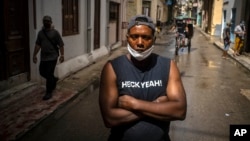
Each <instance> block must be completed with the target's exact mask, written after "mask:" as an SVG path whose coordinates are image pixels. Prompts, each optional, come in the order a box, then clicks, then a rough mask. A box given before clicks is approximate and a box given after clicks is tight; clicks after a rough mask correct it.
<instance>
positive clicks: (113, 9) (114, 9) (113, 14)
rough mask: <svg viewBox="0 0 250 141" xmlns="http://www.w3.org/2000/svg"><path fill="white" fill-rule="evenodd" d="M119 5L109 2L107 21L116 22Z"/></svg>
mask: <svg viewBox="0 0 250 141" xmlns="http://www.w3.org/2000/svg"><path fill="white" fill-rule="evenodd" d="M118 6H119V5H118V4H117V3H115V2H110V4H109V20H110V21H116V20H117V19H118V16H119V15H118V13H119V12H118V9H119V7H118Z"/></svg>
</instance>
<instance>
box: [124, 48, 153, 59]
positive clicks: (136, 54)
mask: <svg viewBox="0 0 250 141" xmlns="http://www.w3.org/2000/svg"><path fill="white" fill-rule="evenodd" d="M127 47H128V51H129V53H130V54H131V55H132V56H133V57H134V58H135V59H136V60H138V61H141V60H144V59H145V58H147V57H148V56H149V55H150V54H151V53H152V51H153V49H154V46H153V45H152V46H151V47H150V48H149V49H147V50H145V51H144V52H138V51H136V50H134V49H133V48H132V47H131V46H130V45H129V44H128V45H127Z"/></svg>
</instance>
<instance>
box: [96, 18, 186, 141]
mask: <svg viewBox="0 0 250 141" xmlns="http://www.w3.org/2000/svg"><path fill="white" fill-rule="evenodd" d="M154 33H155V25H154V23H153V21H152V19H151V18H150V17H148V16H145V15H137V16H134V17H133V18H132V19H131V20H130V22H129V25H128V30H127V41H128V44H127V49H128V52H129V53H128V54H125V55H121V56H119V57H117V58H115V59H113V60H110V61H108V62H107V63H106V64H105V65H104V67H103V70H102V73H101V79H100V89H99V90H100V91H99V106H100V110H101V114H102V118H103V121H104V124H105V126H106V127H108V128H111V132H110V135H109V138H108V140H109V141H125V140H126V141H170V138H169V134H168V132H169V126H170V122H171V121H173V120H184V119H185V117H186V110H187V102H186V93H185V89H184V86H183V83H182V80H181V76H180V72H179V70H178V67H177V65H176V63H175V62H174V61H173V60H171V59H170V58H166V57H163V56H160V55H157V54H155V53H152V51H153V49H154V42H155V36H154Z"/></svg>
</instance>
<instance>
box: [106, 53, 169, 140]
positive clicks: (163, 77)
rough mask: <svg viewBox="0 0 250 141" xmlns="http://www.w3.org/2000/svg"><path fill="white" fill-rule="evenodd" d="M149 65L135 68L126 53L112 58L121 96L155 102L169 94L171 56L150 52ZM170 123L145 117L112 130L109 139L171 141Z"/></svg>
mask: <svg viewBox="0 0 250 141" xmlns="http://www.w3.org/2000/svg"><path fill="white" fill-rule="evenodd" d="M150 57H151V63H150V64H148V67H147V68H144V69H140V68H137V67H135V66H134V65H133V64H132V62H131V61H129V60H128V58H127V56H126V55H123V56H120V57H118V58H116V59H114V60H112V61H111V64H112V67H113V69H114V71H115V74H116V77H117V82H116V83H117V87H118V92H119V95H124V94H127V95H131V96H133V97H135V98H137V99H142V100H146V101H154V100H155V99H156V98H158V97H159V96H163V95H166V86H167V83H168V77H169V70H170V61H171V60H170V59H169V58H164V57H161V56H159V55H156V54H151V56H150ZM169 124H170V122H163V121H159V120H155V119H152V118H144V119H142V120H140V121H137V122H134V123H131V124H129V125H124V126H119V127H114V128H112V129H111V135H110V137H109V141H169V136H168V131H169Z"/></svg>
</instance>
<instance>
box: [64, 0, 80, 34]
mask: <svg viewBox="0 0 250 141" xmlns="http://www.w3.org/2000/svg"><path fill="white" fill-rule="evenodd" d="M78 9H79V8H78V0H62V16H63V17H62V20H63V30H62V35H63V36H67V35H75V34H78V33H79V17H78Z"/></svg>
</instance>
